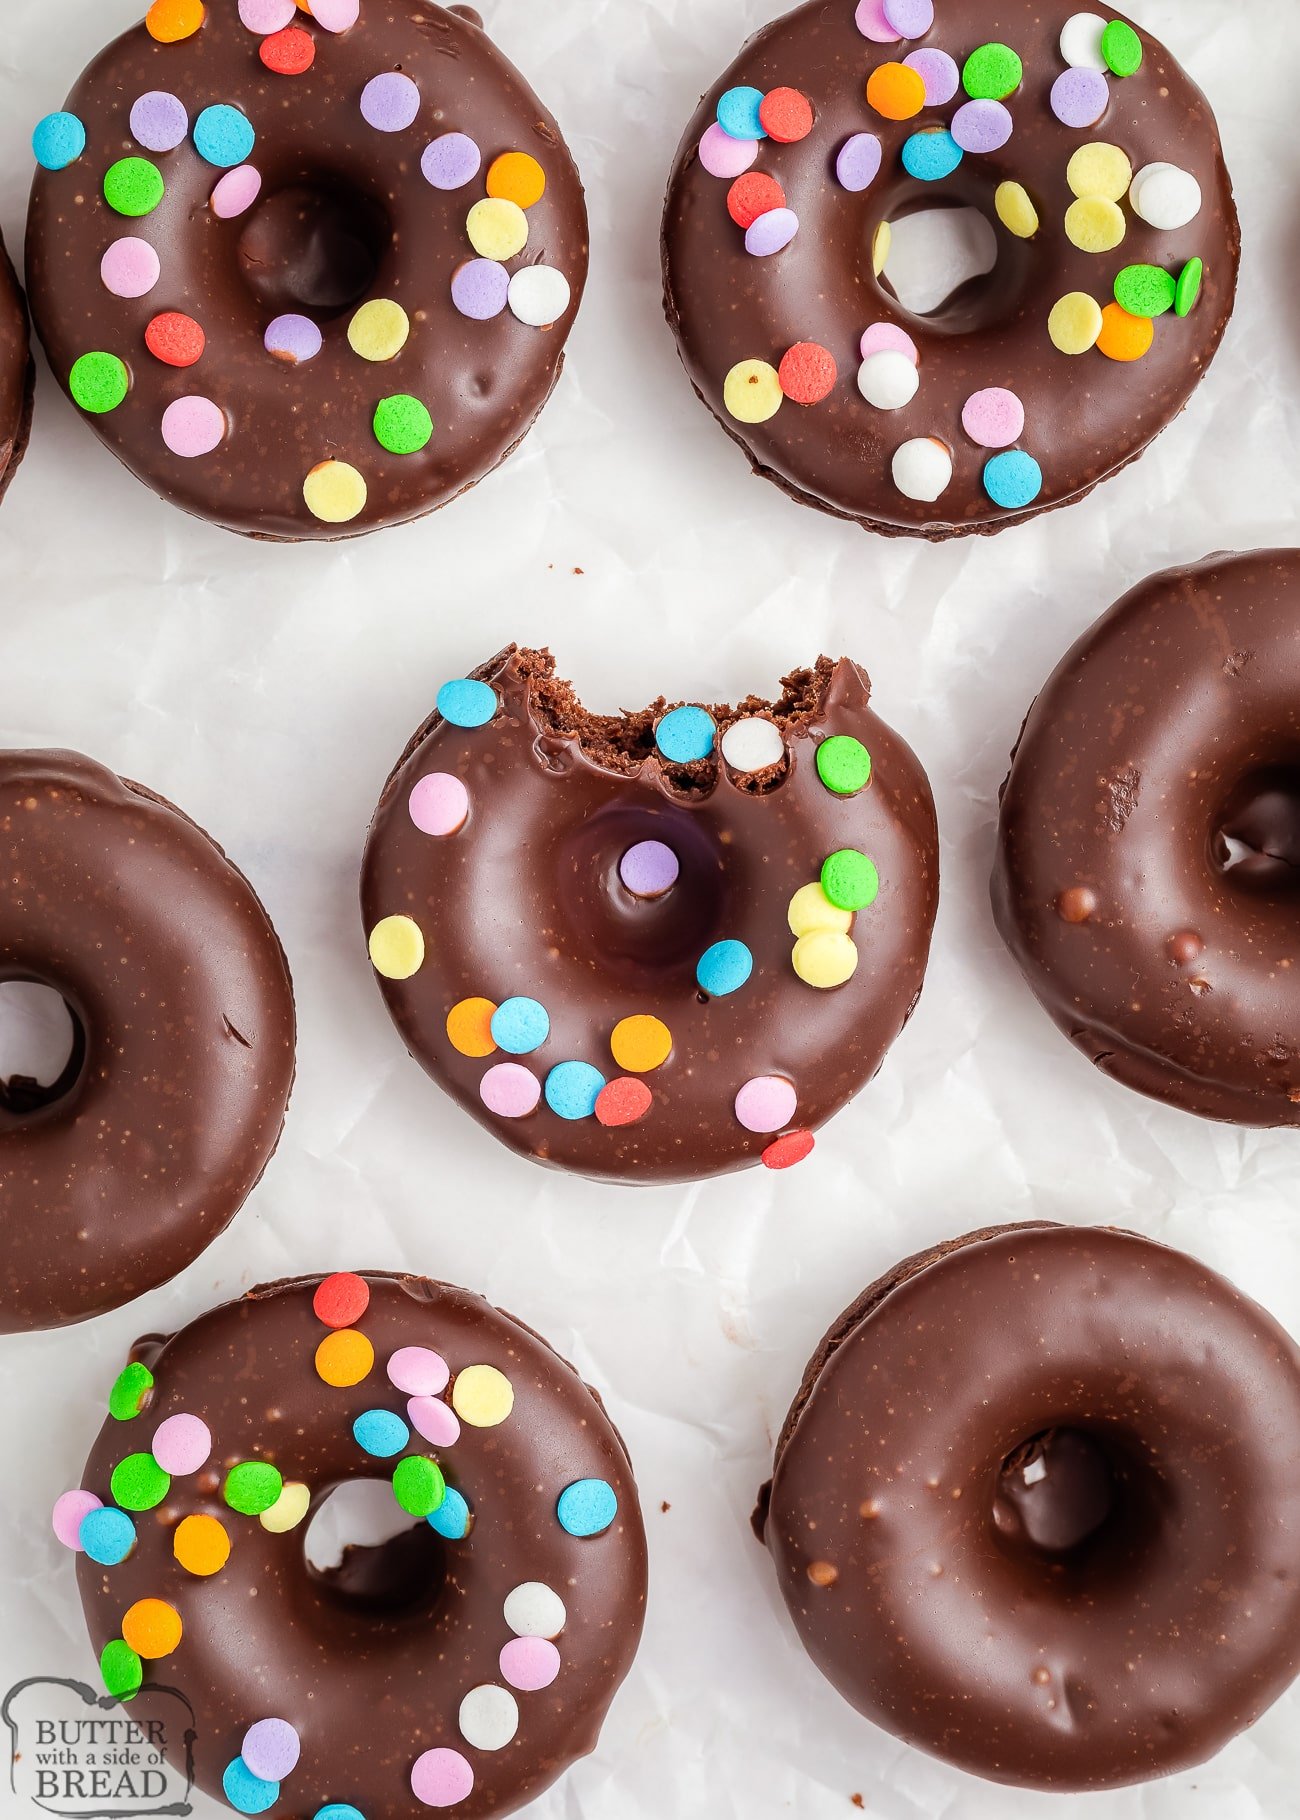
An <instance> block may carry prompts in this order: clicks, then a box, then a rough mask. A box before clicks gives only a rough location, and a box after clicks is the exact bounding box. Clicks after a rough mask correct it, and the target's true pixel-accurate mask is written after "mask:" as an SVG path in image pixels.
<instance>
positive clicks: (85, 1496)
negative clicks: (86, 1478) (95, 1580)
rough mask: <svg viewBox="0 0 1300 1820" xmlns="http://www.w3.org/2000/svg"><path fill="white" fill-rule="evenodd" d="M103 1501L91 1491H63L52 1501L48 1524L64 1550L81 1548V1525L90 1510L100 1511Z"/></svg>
mask: <svg viewBox="0 0 1300 1820" xmlns="http://www.w3.org/2000/svg"><path fill="white" fill-rule="evenodd" d="M103 1508H104V1505H103V1500H102V1499H101V1498H97V1497H96V1496H95V1494H94V1492H93V1491H65V1492H63V1493H62V1494H61V1495H60V1496H59V1497H57V1498H56V1499H55V1500H54V1511H53V1514H52V1515H51V1518H50V1522H51V1524H52V1525H53V1529H54V1533H55V1535H56V1536H57V1537H58V1539H59V1541H60V1542H62V1544H63V1546H64V1547H65V1548H71V1549H78V1548H80V1547H81V1534H80V1531H81V1525H82V1522H83V1520H84V1519H85V1518H86V1517H88V1516H89V1515H90V1513H91V1511H92V1510H102V1509H103Z"/></svg>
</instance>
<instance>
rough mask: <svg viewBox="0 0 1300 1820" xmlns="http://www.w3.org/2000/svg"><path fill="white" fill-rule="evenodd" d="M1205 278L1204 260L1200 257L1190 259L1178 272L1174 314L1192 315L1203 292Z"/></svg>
mask: <svg viewBox="0 0 1300 1820" xmlns="http://www.w3.org/2000/svg"><path fill="white" fill-rule="evenodd" d="M1204 278H1205V265H1204V262H1203V261H1202V260H1200V259H1189V260H1188V261H1187V264H1186V265H1185V266H1184V267H1183V269H1182V271H1181V272H1180V273H1179V274H1178V283H1177V286H1176V287H1175V290H1174V314H1175V315H1176V316H1190V315H1191V313H1192V311H1193V310H1194V309H1195V308H1196V302H1197V299H1198V298H1199V296H1200V294H1201V285H1202V283H1203V281H1204Z"/></svg>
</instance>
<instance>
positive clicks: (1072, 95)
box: [1051, 69, 1110, 130]
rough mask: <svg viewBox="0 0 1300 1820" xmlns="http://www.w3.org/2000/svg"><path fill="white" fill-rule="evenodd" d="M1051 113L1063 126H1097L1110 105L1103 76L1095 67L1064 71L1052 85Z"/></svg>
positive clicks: (1078, 127) (1108, 91)
mask: <svg viewBox="0 0 1300 1820" xmlns="http://www.w3.org/2000/svg"><path fill="white" fill-rule="evenodd" d="M1051 102H1052V112H1053V113H1054V114H1055V115H1056V118H1057V119H1058V120H1059V121H1060V122H1061V125H1062V126H1070V127H1074V128H1076V129H1078V130H1082V129H1083V128H1085V127H1089V126H1096V124H1097V122H1098V121H1099V120H1100V119H1101V117H1102V115H1103V114H1104V113H1105V112H1106V109H1107V107H1108V106H1109V105H1110V88H1109V86H1108V84H1107V82H1106V78H1105V77H1104V76H1103V75H1101V74H1099V73H1098V71H1096V70H1089V69H1069V70H1065V71H1064V72H1063V73H1062V74H1061V75H1059V76H1058V77H1057V78H1056V81H1055V82H1054V83H1053V84H1052V94H1051Z"/></svg>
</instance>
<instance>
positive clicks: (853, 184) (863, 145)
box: [835, 133, 881, 190]
mask: <svg viewBox="0 0 1300 1820" xmlns="http://www.w3.org/2000/svg"><path fill="white" fill-rule="evenodd" d="M880 159H881V147H880V141H879V139H877V138H876V135H875V134H874V133H854V135H853V137H852V138H851V139H846V140H845V141H844V144H843V145H842V146H841V147H840V155H839V157H838V158H837V159H836V160H835V175H836V176H837V177H838V178H839V180H840V184H841V186H842V188H844V189H846V190H865V189H866V187H867V185H868V184H869V183H871V182H873V181H874V179H875V176H876V173H877V172H878V171H879V169H880Z"/></svg>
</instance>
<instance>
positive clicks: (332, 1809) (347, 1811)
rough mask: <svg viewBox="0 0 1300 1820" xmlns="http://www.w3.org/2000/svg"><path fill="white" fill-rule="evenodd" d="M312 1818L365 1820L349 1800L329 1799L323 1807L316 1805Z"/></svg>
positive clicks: (320, 1819) (358, 1809)
mask: <svg viewBox="0 0 1300 1820" xmlns="http://www.w3.org/2000/svg"><path fill="white" fill-rule="evenodd" d="M312 1820H366V1817H365V1815H364V1814H363V1813H362V1811H361V1809H360V1808H359V1807H353V1805H352V1803H351V1802H350V1801H331V1802H329V1803H328V1804H327V1805H326V1806H325V1807H318V1808H317V1809H316V1812H315V1814H314V1815H313V1816H312Z"/></svg>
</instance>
